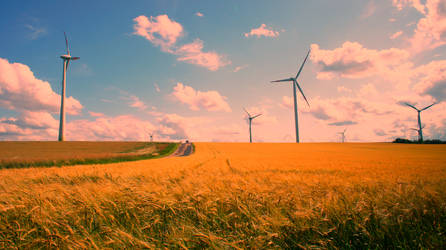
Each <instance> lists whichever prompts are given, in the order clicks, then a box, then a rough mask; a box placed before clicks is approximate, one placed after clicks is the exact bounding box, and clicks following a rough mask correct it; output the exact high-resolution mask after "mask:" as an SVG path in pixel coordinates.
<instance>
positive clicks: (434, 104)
mask: <svg viewBox="0 0 446 250" xmlns="http://www.w3.org/2000/svg"><path fill="white" fill-rule="evenodd" d="M435 104H437V103H436V102H434V103H432V104H431V105H429V106H427V107H425V108H424V109H422V110H420V111H423V110H426V109H428V108H430V107H432V106H434V105H435Z"/></svg>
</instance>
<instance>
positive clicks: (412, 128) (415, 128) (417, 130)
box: [410, 128, 418, 131]
mask: <svg viewBox="0 0 446 250" xmlns="http://www.w3.org/2000/svg"><path fill="white" fill-rule="evenodd" d="M410 129H412V130H415V131H418V129H416V128H410Z"/></svg>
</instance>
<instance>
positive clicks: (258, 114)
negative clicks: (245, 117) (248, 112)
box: [252, 114, 262, 119]
mask: <svg viewBox="0 0 446 250" xmlns="http://www.w3.org/2000/svg"><path fill="white" fill-rule="evenodd" d="M261 115H262V114H258V115H255V116H253V117H252V119H254V118H257V117H259V116H261Z"/></svg>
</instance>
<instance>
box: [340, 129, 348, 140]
mask: <svg viewBox="0 0 446 250" xmlns="http://www.w3.org/2000/svg"><path fill="white" fill-rule="evenodd" d="M345 131H347V129H344V132H339V133H338V134H341V135H342V143H344V141H345Z"/></svg>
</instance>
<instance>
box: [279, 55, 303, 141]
mask: <svg viewBox="0 0 446 250" xmlns="http://www.w3.org/2000/svg"><path fill="white" fill-rule="evenodd" d="M310 51H311V49H310V50H308V53H307V56H306V57H305V60H304V62H303V63H302V65H301V66H300V68H299V71H298V72H297V75H296V77H290V78H286V79H282V80H276V81H271V82H293V83H292V84H293V96H294V122H295V125H296V142H297V143H299V120H298V117H297V98H296V87H297V88H298V89H299V92H300V93H301V94H302V96H303V98H304V99H305V102H307V105H308V107H310V104H309V103H308V101H307V98H306V97H305V95H304V92H303V91H302V89H301V88H300V86H299V83H298V82H297V78H298V77H299V75H300V72H301V71H302V69H303V67H304V65H305V62H306V61H307V58H308V56H309V55H310Z"/></svg>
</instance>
